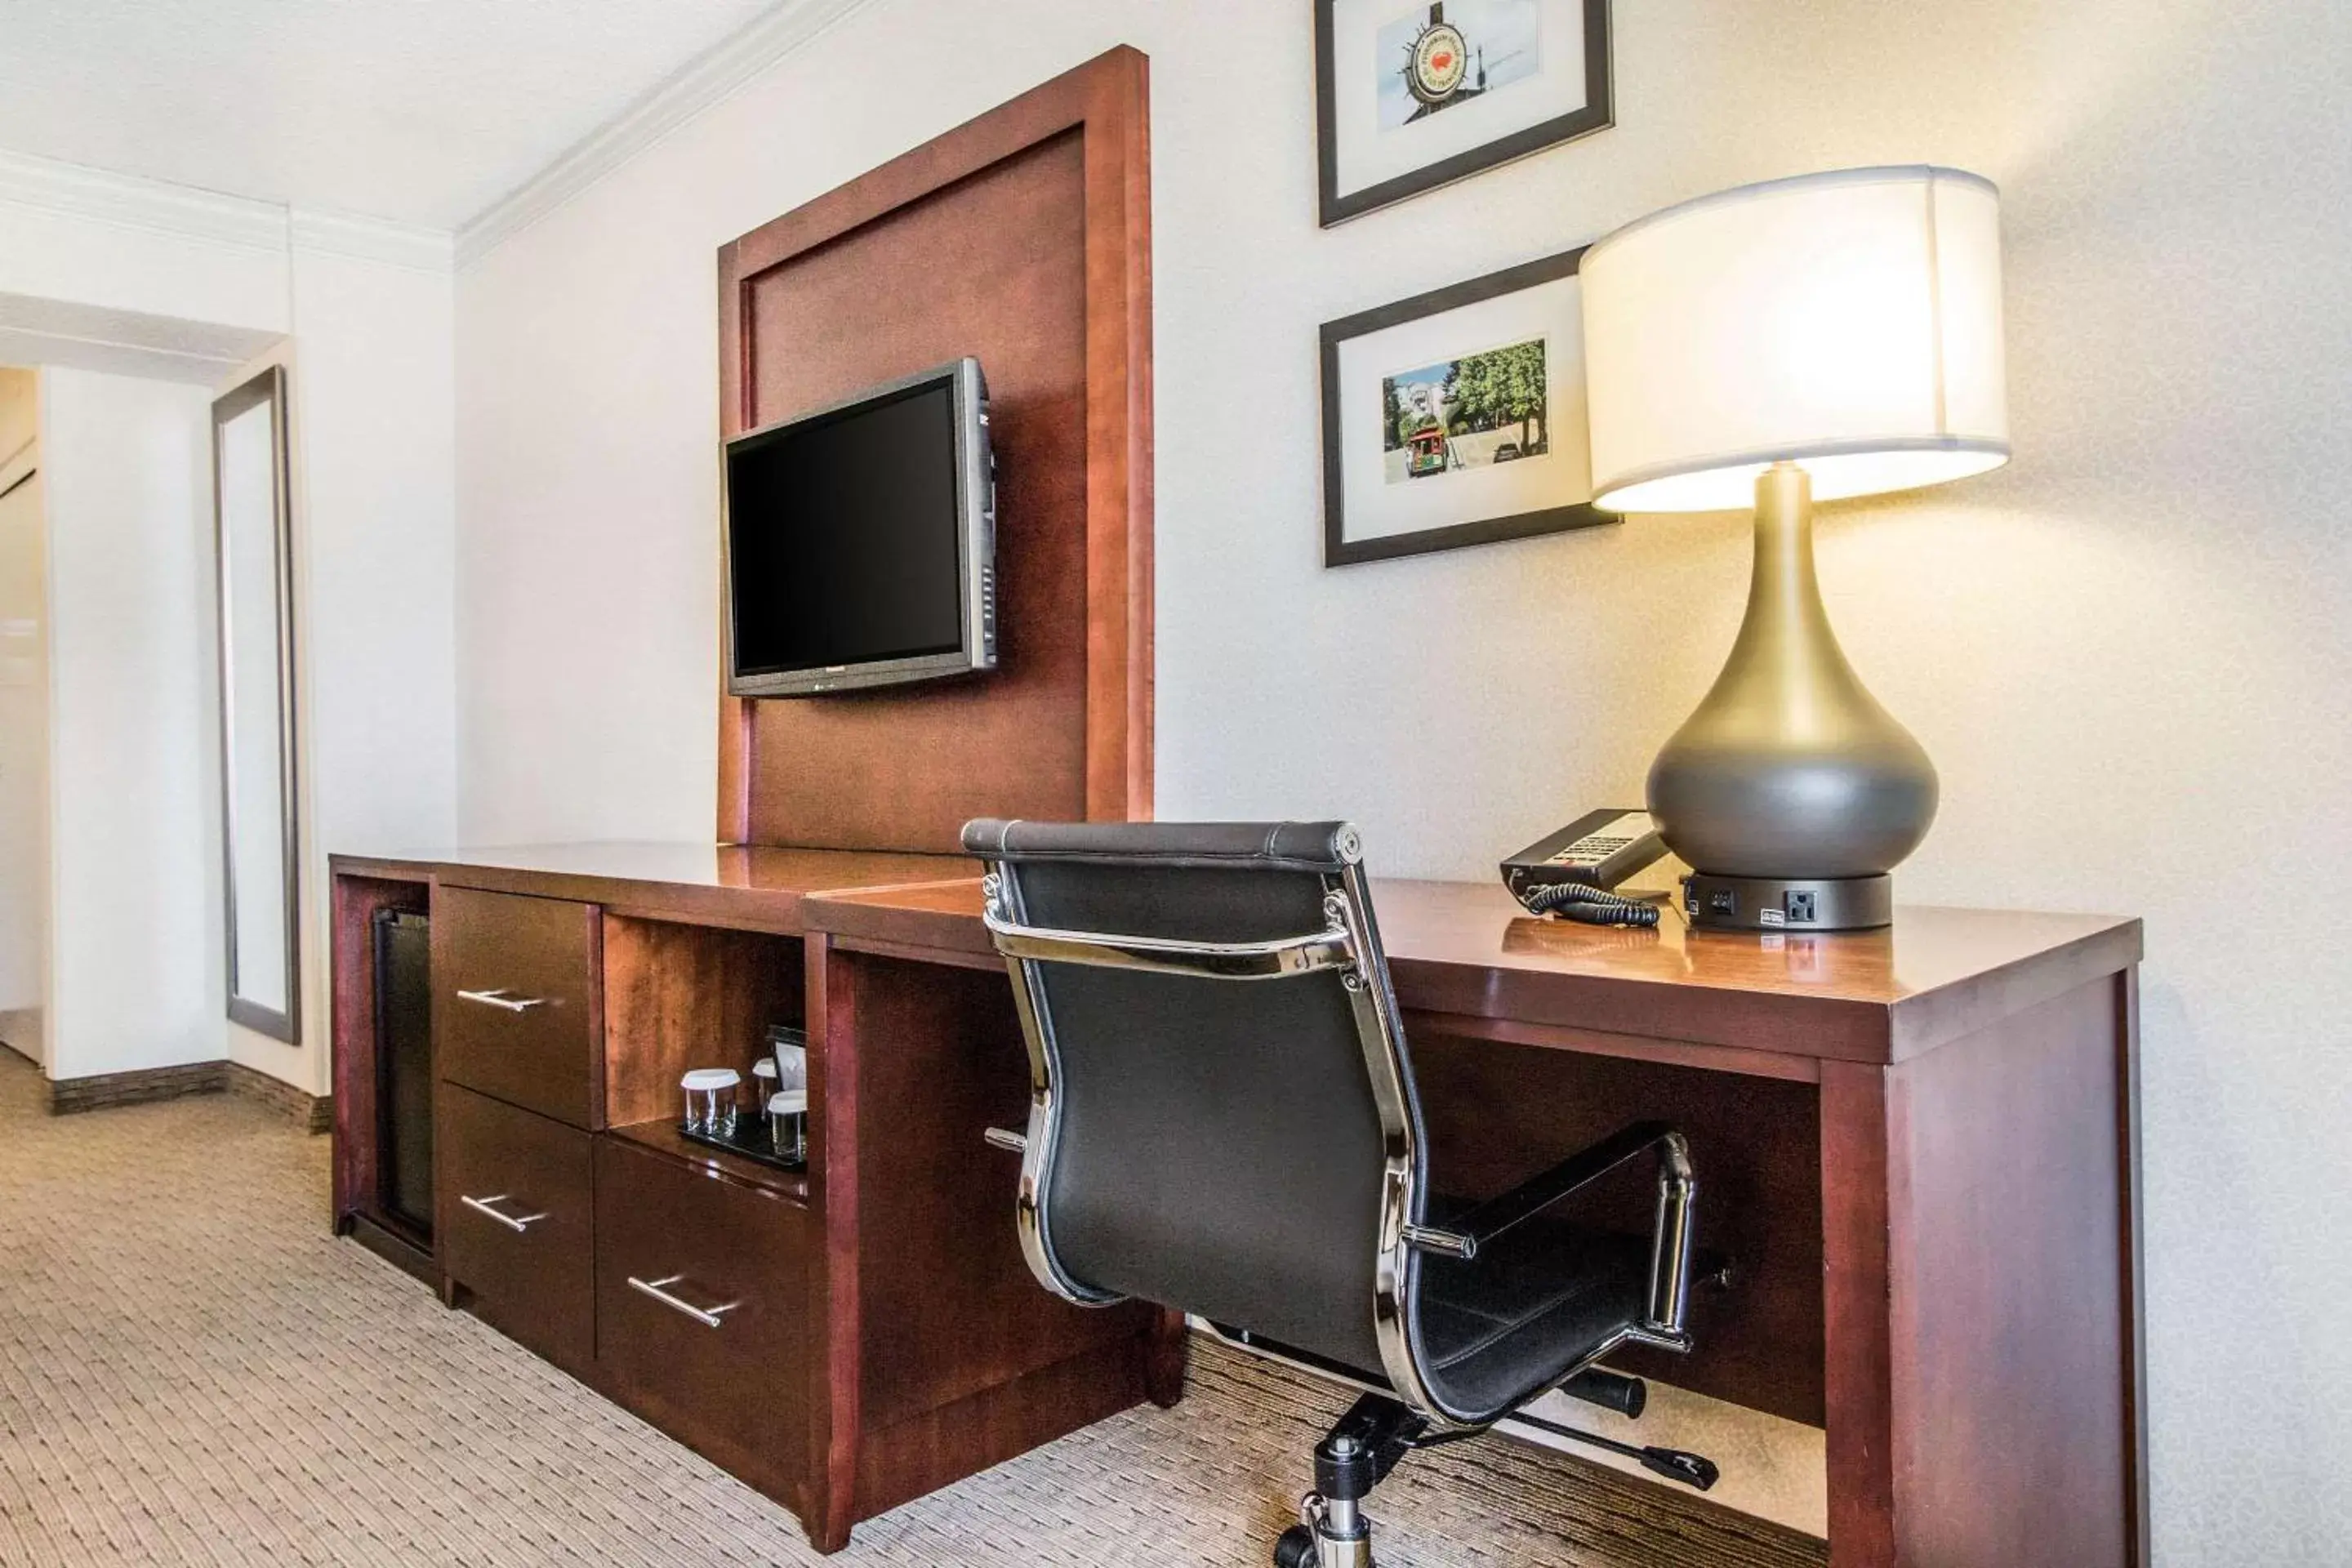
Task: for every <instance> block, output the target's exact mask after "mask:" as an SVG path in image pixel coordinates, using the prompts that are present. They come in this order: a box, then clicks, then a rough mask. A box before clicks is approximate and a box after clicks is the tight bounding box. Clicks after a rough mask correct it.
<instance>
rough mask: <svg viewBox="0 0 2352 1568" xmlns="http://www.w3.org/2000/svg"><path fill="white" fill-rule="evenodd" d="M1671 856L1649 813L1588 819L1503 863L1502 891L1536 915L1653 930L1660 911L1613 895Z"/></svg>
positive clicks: (1618, 812)
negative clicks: (1617, 887) (1508, 890)
mask: <svg viewBox="0 0 2352 1568" xmlns="http://www.w3.org/2000/svg"><path fill="white" fill-rule="evenodd" d="M1665 852H1666V844H1665V840H1664V839H1663V838H1661V837H1658V825H1657V824H1656V823H1654V822H1653V821H1651V820H1650V814H1649V813H1648V812H1646V811H1634V810H1631V809H1628V808H1626V807H1622V806H1619V807H1615V808H1612V809H1609V810H1604V811H1595V812H1590V813H1587V814H1586V815H1585V816H1580V817H1578V818H1577V819H1576V820H1575V821H1574V822H1571V823H1570V824H1569V825H1568V826H1566V827H1563V828H1561V829H1560V830H1559V832H1557V833H1555V834H1553V835H1552V836H1551V837H1549V838H1539V839H1538V840H1537V841H1536V842H1535V843H1533V844H1530V845H1528V847H1526V848H1525V849H1522V850H1520V851H1519V852H1518V853H1517V854H1516V855H1513V856H1511V857H1510V858H1507V859H1506V860H1505V861H1504V862H1503V886H1505V887H1507V888H1508V889H1511V893H1512V896H1513V897H1515V898H1517V900H1519V902H1521V903H1522V904H1525V905H1526V906H1527V907H1528V912H1529V913H1531V914H1538V915H1546V914H1556V915H1558V916H1559V917H1560V918H1561V919H1562V920H1571V921H1582V922H1583V923H1584V924H1586V925H1600V926H1654V925H1656V924H1657V923H1658V906H1657V905H1655V904H1654V903H1649V902H1645V901H1644V900H1640V899H1629V898H1626V897H1624V896H1623V895H1622V894H1619V893H1614V892H1612V891H1611V890H1610V889H1612V888H1615V887H1616V886H1617V885H1618V884H1620V883H1621V882H1622V881H1624V880H1625V879H1626V878H1628V877H1631V876H1632V875H1633V874H1634V873H1635V872H1636V871H1640V870H1642V869H1643V868H1646V867H1649V866H1653V865H1655V864H1656V863H1657V861H1658V860H1659V859H1660V858H1663V857H1664V855H1665Z"/></svg>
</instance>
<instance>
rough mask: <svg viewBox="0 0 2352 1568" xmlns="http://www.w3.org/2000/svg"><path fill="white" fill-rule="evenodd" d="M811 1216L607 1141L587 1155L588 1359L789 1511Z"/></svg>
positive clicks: (799, 1442) (801, 1470)
mask: <svg viewBox="0 0 2352 1568" xmlns="http://www.w3.org/2000/svg"><path fill="white" fill-rule="evenodd" d="M808 1234H809V1226H808V1214H807V1211H805V1210H804V1209H803V1208H801V1207H800V1206H799V1205H796V1204H793V1203H791V1202H789V1201H788V1200H786V1199H785V1198H783V1197H782V1196H780V1195H778V1194H773V1193H770V1192H766V1191H763V1190H761V1189H757V1188H752V1187H746V1186H738V1185H736V1184H733V1183H730V1182H726V1181H722V1180H719V1179H718V1178H716V1177H712V1176H709V1175H705V1174H702V1173H698V1172H696V1171H691V1170H688V1169H687V1168H685V1167H684V1166H681V1165H679V1164H677V1163H675V1162H674V1161H671V1160H669V1159H667V1158H665V1157H663V1156H662V1155H659V1154H654V1153H648V1152H646V1151H645V1150H642V1149H638V1148H635V1147H632V1146H631V1145H629V1144H627V1143H625V1142H621V1141H620V1140H619V1139H618V1138H616V1137H610V1136H608V1137H605V1138H603V1139H600V1140H598V1141H597V1149H596V1357H597V1361H598V1363H600V1366H601V1368H602V1370H603V1371H604V1373H605V1374H606V1381H607V1383H608V1384H609V1385H611V1386H613V1387H614V1388H615V1389H616V1391H617V1392H618V1393H619V1394H620V1396H621V1398H622V1400H623V1401H624V1403H625V1404H627V1405H629V1406H630V1407H631V1408H632V1409H635V1411H637V1412H638V1414H640V1415H644V1416H645V1417H646V1419H647V1420H649V1421H651V1422H653V1423H654V1424H655V1425H656V1426H659V1427H661V1428H662V1430H664V1431H666V1432H667V1433H669V1434H670V1436H674V1437H676V1438H677V1439H678V1440H679V1441H680V1442H682V1443H684V1444H686V1445H687V1446H688V1447H690V1448H693V1449H695V1450H696V1451H697V1452H698V1453H700V1454H702V1455H704V1456H705V1457H706V1458H710V1459H712V1460H715V1461H716V1462H717V1463H719V1464H720V1465H723V1466H725V1467H726V1468H728V1469H730V1470H732V1471H734V1472H735V1473H736V1474H737V1475H739V1476H741V1477H742V1478H743V1479H745V1480H747V1481H750V1482H751V1484H752V1485H753V1486H755V1487H758V1488H759V1489H761V1490H762V1491H764V1492H766V1493H768V1495H770V1496H771V1497H775V1498H780V1499H782V1500H785V1501H787V1502H793V1503H797V1502H798V1500H799V1499H800V1497H801V1493H802V1487H803V1480H804V1478H805V1473H806V1465H805V1458H804V1457H805V1455H806V1453H807V1447H808V1394H807V1388H806V1384H807V1378H808V1332H807V1329H808V1323H807V1312H808V1300H807V1298H808V1272H807V1260H806V1250H805V1248H806V1245H807V1240H806V1238H807V1237H808Z"/></svg>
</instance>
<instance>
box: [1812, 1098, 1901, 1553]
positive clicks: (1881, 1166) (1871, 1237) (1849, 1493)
mask: <svg viewBox="0 0 2352 1568" xmlns="http://www.w3.org/2000/svg"><path fill="white" fill-rule="evenodd" d="M1889 1228H1890V1223H1889V1215H1888V1212H1887V1143H1886V1069H1885V1068H1877V1067H1869V1066H1864V1065H1861V1064H1857V1063H1848V1062H1823V1063H1822V1313H1823V1316H1824V1319H1825V1324H1824V1328H1825V1333H1824V1338H1823V1343H1822V1350H1823V1354H1824V1356H1825V1358H1826V1364H1825V1365H1824V1367H1823V1369H1822V1370H1823V1373H1824V1376H1823V1394H1824V1404H1825V1405H1826V1406H1827V1408H1828V1417H1829V1443H1828V1468H1829V1505H1830V1506H1829V1524H1830V1568H1894V1564H1895V1463H1894V1461H1895V1411H1894V1351H1893V1344H1892V1339H1891V1327H1892V1324H1891V1319H1890V1316H1889V1312H1888V1304H1889V1298H1890V1294H1891V1291H1890V1280H1889V1277H1888V1252H1889V1249H1888V1232H1889Z"/></svg>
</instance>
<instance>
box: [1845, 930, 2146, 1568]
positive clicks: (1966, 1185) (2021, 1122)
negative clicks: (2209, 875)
mask: <svg viewBox="0 0 2352 1568" xmlns="http://www.w3.org/2000/svg"><path fill="white" fill-rule="evenodd" d="M2133 978H2134V977H2133V976H2132V975H2131V974H2130V973H2129V972H2125V973H2119V974H2116V975H2110V976H2106V977H2104V978H2102V979H2100V980H2098V981H2095V982H2093V983H2091V984H2084V985H2082V986H2079V987H2077V988H2075V989H2074V990H2073V991H2069V992H2065V993H2063V994H2060V995H2057V996H2054V997H2052V998H2050V999H2049V1000H2048V1001H2045V1002H2042V1003H2040V1004H2037V1005H2033V1006H2032V1007H2028V1008H2025V1009H2023V1010H2021V1011H2019V1012H2017V1013H2014V1014H2011V1015H2010V1016H2007V1017H2004V1018H2002V1019H2000V1020H1999V1021H1998V1022H1997V1023H1995V1024H1992V1025H1990V1026H1987V1027H1985V1028H1983V1029H1981V1030H1979V1031H1977V1032H1975V1033H1973V1034H1969V1035H1965V1036H1962V1037H1958V1038H1957V1039H1953V1040H1949V1041H1947V1042H1945V1043H1944V1044H1941V1045H1939V1046H1937V1047H1935V1048H1933V1049H1931V1050H1927V1051H1925V1052H1922V1053H1920V1054H1918V1055H1916V1056H1914V1057H1912V1058H1908V1059H1906V1060H1905V1061H1904V1062H1902V1063H1900V1064H1899V1065H1897V1066H1895V1067H1892V1068H1877V1067H1867V1066H1862V1065H1851V1064H1842V1063H1824V1064H1822V1086H1821V1097H1822V1098H1821V1109H1822V1225H1823V1228H1822V1266H1823V1300H1822V1307H1823V1314H1824V1319H1823V1329H1824V1343H1823V1353H1824V1357H1825V1361H1824V1366H1823V1372H1824V1374H1825V1392H1826V1395H1827V1397H1826V1405H1827V1411H1828V1423H1829V1436H1828V1468H1829V1478H1828V1479H1829V1523H1830V1561H1831V1563H1832V1568H1948V1565H1952V1568H1960V1565H1965V1568H1976V1565H1978V1564H1993V1563H2000V1564H2025V1563H2052V1564H2056V1563H2064V1564H2065V1565H2066V1568H2144V1564H2145V1563H2146V1561H2147V1559H2146V1556H2145V1546H2144V1544H2143V1542H2144V1540H2145V1527H2144V1525H2143V1523H2142V1520H2143V1517H2144V1512H2143V1510H2144V1509H2145V1496H2144V1492H2145V1488H2144V1485H2143V1482H2142V1477H2143V1476H2144V1475H2145V1468H2144V1461H2143V1460H2142V1458H2141V1457H2140V1456H2141V1453H2142V1452H2143V1450H2142V1447H2141V1445H2142V1443H2143V1442H2144V1441H2145V1436H2144V1433H2145V1415H2144V1412H2145V1405H2144V1403H2143V1401H2142V1399H2141V1396H2140V1392H2139V1390H2140V1371H2139V1369H2140V1364H2141V1360H2142V1357H2141V1353H2140V1351H2139V1341H2138V1318H2139V1300H2138V1297H2139V1291H2138V1275H2137V1246H2136V1244H2135V1240H2134V1237H2133V1230H2134V1227H2135V1216H2136V1212H2137V1201H2136V1199H2137V1194H2136V1189H2137V1180H2136V1176H2137V1173H2136V1170H2135V1162H2134V1158H2133V1151H2132V1144H2133V1139H2134V1133H2135V1128H2136V1121H2135V1117H2134V1114H2133V1090H2132V1081H2131V1080H2132V1073H2133V1066H2134V1053H2133V1050H2132V1032H2133V1026H2134V1017H2133V992H2132V985H2133Z"/></svg>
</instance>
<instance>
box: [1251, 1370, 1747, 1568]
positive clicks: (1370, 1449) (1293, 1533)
mask: <svg viewBox="0 0 2352 1568" xmlns="http://www.w3.org/2000/svg"><path fill="white" fill-rule="evenodd" d="M1562 1391H1563V1392H1565V1393H1568V1394H1571V1395H1573V1396H1574V1397H1577V1398H1580V1399H1585V1400H1588V1401H1590V1402H1591V1403H1593V1404H1596V1405H1608V1406H1610V1407H1612V1408H1614V1409H1618V1410H1623V1411H1625V1412H1626V1413H1627V1414H1629V1415H1640V1414H1641V1408H1642V1403H1643V1386H1642V1384H1641V1383H1640V1382H1639V1381H1638V1380H1636V1379H1633V1378H1629V1377H1623V1376H1622V1375H1620V1374H1618V1373H1608V1372H1602V1371H1600V1370H1599V1369H1588V1370H1587V1371H1586V1372H1583V1373H1579V1374H1578V1376H1576V1377H1572V1378H1570V1379H1569V1380H1568V1381H1567V1384H1565V1385H1564V1386H1563V1390H1562ZM1629 1405H1630V1406H1631V1408H1630V1409H1628V1408H1627V1407H1628V1406H1629ZM1511 1419H1513V1420H1517V1421H1521V1422H1524V1423H1526V1424H1527V1425H1528V1426H1534V1427H1538V1428H1539V1429H1541V1430H1543V1431H1546V1432H1549V1433H1551V1434H1553V1435H1554V1436H1560V1437H1566V1438H1569V1439H1570V1440H1571V1441H1574V1442H1578V1443H1582V1444H1586V1445H1588V1446H1590V1447H1596V1448H1601V1449H1605V1450H1607V1451H1609V1452H1611V1453H1615V1454H1621V1455H1623V1456H1624V1457H1625V1458H1631V1459H1633V1460H1636V1461H1638V1462H1639V1463H1640V1464H1641V1466H1642V1468H1644V1469H1646V1470H1648V1471H1650V1472H1651V1473H1652V1474H1654V1475H1657V1476H1662V1477H1664V1478H1665V1479H1668V1480H1673V1481H1679V1482H1681V1483H1682V1484H1683V1485H1685V1486H1687V1487H1691V1488H1694V1489H1696V1490H1699V1491H1706V1490H1707V1489H1709V1488H1711V1487H1713V1486H1714V1485H1715V1482H1716V1476H1717V1470H1716V1467H1715V1464H1714V1462H1713V1461H1712V1460H1710V1459H1707V1458H1704V1457H1702V1456H1700V1455H1697V1454H1692V1453H1686V1452H1685V1451H1683V1450H1682V1449H1679V1448H1657V1447H1635V1446H1633V1444H1630V1443H1620V1442H1618V1441H1616V1440H1615V1439H1614V1438H1610V1437H1603V1436H1600V1435H1599V1434H1597V1433H1592V1432H1581V1431H1579V1430H1577V1429H1576V1428H1575V1427H1572V1426H1559V1425H1558V1424H1557V1423H1554V1422H1550V1421H1546V1420H1543V1419H1542V1418H1540V1417H1538V1416H1534V1415H1527V1414H1525V1413H1524V1412H1521V1413H1518V1414H1516V1415H1513V1416H1512V1417H1511ZM1485 1435H1486V1429H1485V1428H1470V1429H1467V1430H1463V1431H1447V1432H1440V1433H1436V1434H1434V1435H1433V1434H1432V1433H1431V1432H1430V1430H1429V1422H1428V1420H1427V1419H1426V1418H1425V1417H1423V1416H1421V1415H1415V1414H1414V1413H1413V1412H1412V1410H1410V1409H1408V1408H1406V1407H1405V1406H1404V1405H1402V1404H1400V1403H1399V1402H1398V1401H1397V1400H1395V1399H1393V1398H1391V1397H1390V1396H1389V1395H1387V1394H1369V1393H1368V1394H1364V1395H1363V1396H1362V1397H1361V1398H1360V1399H1358V1400H1357V1401H1356V1403H1355V1404H1354V1405H1350V1406H1349V1408H1348V1413H1347V1414H1346V1415H1342V1416H1340V1417H1339V1420H1338V1421H1336V1422H1334V1423H1332V1425H1331V1429H1330V1430H1329V1431H1328V1432H1326V1433H1325V1434H1324V1435H1323V1440H1322V1441H1321V1442H1319V1443H1318V1444H1316V1445H1315V1487H1316V1489H1315V1490H1313V1491H1311V1492H1308V1493H1307V1495H1306V1496H1305V1497H1303V1498H1301V1499H1300V1500H1299V1502H1298V1522H1297V1524H1295V1525H1293V1526H1291V1527H1290V1528H1289V1529H1288V1530H1286V1531H1283V1532H1282V1535H1281V1537H1280V1539H1278V1540H1277V1541H1276V1542H1275V1544H1274V1563H1275V1568H1373V1563H1372V1521H1371V1520H1370V1517H1369V1516H1368V1515H1366V1514H1365V1512H1364V1510H1363V1502H1364V1500H1365V1499H1366V1498H1367V1497H1369V1496H1370V1495H1371V1490H1372V1489H1373V1488H1374V1487H1376V1486H1378V1485H1380V1484H1381V1482H1382V1481H1384V1480H1386V1479H1388V1475H1389V1472H1390V1471H1391V1470H1393V1469H1395V1468H1397V1465H1398V1464H1399V1463H1400V1462H1401V1461H1402V1459H1403V1458H1404V1457H1405V1456H1406V1455H1407V1454H1410V1453H1412V1451H1413V1450H1414V1449H1415V1448H1433V1447H1437V1446H1439V1445H1440V1444H1444V1443H1459V1442H1463V1441H1465V1440H1467V1439H1469V1438H1472V1437H1478V1436H1485Z"/></svg>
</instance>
